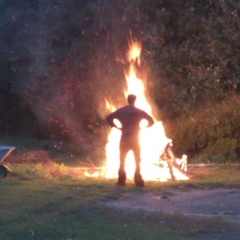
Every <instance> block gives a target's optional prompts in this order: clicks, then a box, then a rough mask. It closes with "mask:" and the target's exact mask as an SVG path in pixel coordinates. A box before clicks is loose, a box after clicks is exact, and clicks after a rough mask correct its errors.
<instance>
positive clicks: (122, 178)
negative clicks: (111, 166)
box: [117, 142, 128, 186]
mask: <svg viewBox="0 0 240 240" xmlns="http://www.w3.org/2000/svg"><path fill="white" fill-rule="evenodd" d="M127 152H128V148H127V146H126V145H125V144H124V143H122V142H120V167H119V170H118V183H117V184H118V185H120V186H124V185H125V182H126V171H125V159H126V156H127Z"/></svg>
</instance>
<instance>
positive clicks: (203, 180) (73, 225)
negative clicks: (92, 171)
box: [0, 164, 240, 240]
mask: <svg viewBox="0 0 240 240" xmlns="http://www.w3.org/2000/svg"><path fill="white" fill-rule="evenodd" d="M30 166H31V165H28V164H22V165H12V166H11V167H12V168H13V170H14V175H15V176H14V177H8V178H6V179H1V180H0V239H4V240H21V239H22V240H28V239H39V240H42V239H44V240H48V239H49V240H50V239H51V240H52V239H57V240H67V239H71V240H77V239H81V240H82V239H86V240H89V239H94V240H97V239H109V240H110V239H116V240H118V239H119V240H120V239H124V240H125V239H140V240H141V239H143V240H145V239H148V240H151V239H164V240H165V239H180V240H181V239H190V237H191V239H197V238H193V237H194V236H197V235H198V234H199V233H207V232H211V231H213V230H216V231H217V230H219V229H221V228H222V226H223V224H224V223H222V222H221V221H220V220H217V219H211V220H206V219H205V220H194V221H193V220H189V219H186V218H184V217H183V216H180V215H177V214H174V215H164V214H160V213H151V214H150V213H146V212H144V211H142V210H135V211H134V210H126V209H125V210H119V209H114V208H111V207H107V206H106V205H104V204H103V203H104V202H106V201H108V200H114V199H115V200H117V199H119V198H123V197H124V198H127V197H129V196H130V195H131V194H133V193H137V194H143V193H146V192H155V193H162V192H168V191H172V190H173V189H176V188H177V189H183V190H186V189H189V188H213V187H219V186H221V187H233V186H234V187H239V186H240V177H239V167H236V166H231V165H227V166H217V167H205V168H190V169H189V172H190V173H191V174H192V176H194V178H192V179H191V180H189V181H180V182H168V183H156V182H146V185H147V186H146V187H145V188H136V187H135V186H134V184H133V183H132V182H129V183H128V185H127V186H126V187H124V188H121V187H118V186H116V183H115V180H106V179H103V178H98V179H94V178H93V179H91V178H90V179H89V178H80V179H73V178H72V179H70V178H57V179H49V178H47V176H46V175H42V176H41V173H42V171H41V170H39V169H41V168H40V167H39V166H38V167H36V169H33V170H31V169H32V168H31V167H30ZM59 168H60V167H59ZM38 170H39V173H38V174H36V171H38Z"/></svg>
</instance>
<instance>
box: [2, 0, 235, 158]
mask: <svg viewBox="0 0 240 240" xmlns="http://www.w3.org/2000/svg"><path fill="white" fill-rule="evenodd" d="M0 35H1V36H0V71H1V72H0V133H1V135H4V136H11V137H16V138H19V139H21V138H25V137H29V138H35V139H38V140H39V141H40V140H49V141H55V142H64V143H68V144H72V145H74V146H75V148H74V149H75V150H76V151H80V152H81V151H82V152H84V151H95V149H93V146H95V143H96V144H97V145H98V146H100V147H101V146H102V149H103V150H104V146H105V144H106V141H107V139H106V137H107V133H108V131H109V127H108V126H107V124H106V122H105V117H106V115H107V114H108V110H107V109H106V106H105V99H108V100H109V101H110V102H112V103H114V104H115V105H117V106H122V105H124V104H126V101H125V96H124V88H125V85H126V81H125V76H124V71H126V69H127V68H128V64H129V63H128V62H127V59H126V53H127V50H128V41H129V40H130V39H136V40H138V41H140V42H141V43H142V47H143V48H142V55H141V62H142V63H141V67H139V69H138V72H137V73H138V75H139V76H143V75H144V76H146V78H147V84H146V87H147V89H146V90H147V94H148V96H149V98H150V100H151V102H152V103H153V104H154V109H155V110H156V111H157V116H158V117H159V119H158V120H161V121H163V125H164V127H165V131H166V135H167V137H169V138H171V139H173V144H174V151H175V153H176V155H181V154H183V153H185V154H187V155H188V156H189V157H190V159H191V158H198V159H200V160H201V161H203V162H204V161H213V162H234V161H239V155H240V151H239V149H240V123H239V119H240V111H239V110H240V95H239V93H240V3H239V1H237V0H216V1H210V0H209V1H199V0H178V1H174V0H138V1H136V0H56V1H54V0H53V1H47V0H41V1H40V0H25V1H17V0H15V1H14V0H1V1H0Z"/></svg>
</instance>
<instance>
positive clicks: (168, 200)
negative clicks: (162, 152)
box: [106, 188, 240, 240]
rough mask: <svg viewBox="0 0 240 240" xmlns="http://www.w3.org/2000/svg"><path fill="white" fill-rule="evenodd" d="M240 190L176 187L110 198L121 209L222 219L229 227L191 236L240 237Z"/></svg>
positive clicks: (201, 237) (229, 239)
mask: <svg viewBox="0 0 240 240" xmlns="http://www.w3.org/2000/svg"><path fill="white" fill-rule="evenodd" d="M239 201H240V189H222V188H219V189H203V190H188V191H180V190H173V191H171V192H168V193H164V194H154V193H132V195H130V196H128V197H127V198H125V197H124V198H120V199H117V200H111V201H108V202H107V203H106V204H107V205H108V206H111V207H114V208H117V209H134V210H138V209H141V210H144V211H147V212H155V213H156V212H159V213H164V214H178V215H182V216H184V217H186V218H193V220H194V219H197V218H198V219H199V218H201V219H210V218H214V219H216V218H217V219H221V220H223V221H224V222H226V223H227V225H226V226H228V227H227V228H226V229H220V230H219V231H217V232H215V230H214V232H212V233H201V234H199V235H198V236H195V237H194V238H188V239H217V240H221V239H224V240H225V239H228V240H239V239H240V234H239V230H240V203H239Z"/></svg>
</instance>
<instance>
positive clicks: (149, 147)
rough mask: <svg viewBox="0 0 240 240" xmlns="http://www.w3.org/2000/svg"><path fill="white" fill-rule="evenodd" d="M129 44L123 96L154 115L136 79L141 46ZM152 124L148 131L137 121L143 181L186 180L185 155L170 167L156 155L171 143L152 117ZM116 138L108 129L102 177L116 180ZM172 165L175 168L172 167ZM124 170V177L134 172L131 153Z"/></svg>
mask: <svg viewBox="0 0 240 240" xmlns="http://www.w3.org/2000/svg"><path fill="white" fill-rule="evenodd" d="M130 45H131V46H130V50H129V53H128V60H129V62H130V68H129V71H128V73H126V74H125V77H126V81H127V90H126V91H125V96H126V97H127V95H128V94H134V95H136V96H137V100H136V104H135V105H136V107H138V108H140V109H142V110H144V111H146V112H147V113H148V114H149V115H151V116H154V115H153V113H152V109H151V106H150V104H149V103H148V101H147V99H146V97H145V94H144V93H145V86H144V84H143V81H142V80H141V79H139V78H138V77H137V75H136V71H135V66H136V64H137V65H139V64H140V54H141V44H140V43H139V42H131V44H130ZM106 106H107V108H108V109H109V110H110V111H111V112H112V111H114V110H116V108H115V107H114V106H113V105H111V104H109V103H108V102H106ZM153 118H154V117H153ZM154 121H155V124H154V125H153V126H152V127H151V128H144V122H141V124H140V126H141V127H142V129H141V132H140V139H139V140H140V145H141V159H142V161H141V174H142V176H143V178H144V179H145V180H158V181H167V180H168V179H173V177H174V179H175V180H187V179H188V177H187V176H186V175H185V174H184V171H186V164H187V157H186V156H185V155H184V157H183V158H182V159H175V160H174V163H173V164H170V165H171V166H170V165H169V163H168V162H167V161H160V156H161V155H162V153H163V152H164V149H165V148H166V146H167V145H168V144H169V143H171V142H172V140H171V139H169V138H167V137H166V135H165V131H164V128H163V125H162V122H159V121H157V120H156V119H155V118H154ZM119 124H120V123H119ZM120 136H121V131H120V130H118V129H116V128H112V129H111V132H110V134H109V136H108V143H107V145H106V166H105V168H106V169H105V170H106V172H105V177H106V178H117V177H118V169H119V141H120ZM160 165H161V167H160ZM174 165H175V166H176V167H174ZM178 166H179V168H178ZM125 169H126V172H127V178H128V179H132V178H133V175H134V171H135V162H134V159H133V154H132V152H129V154H128V155H127V158H126V168H125ZM179 169H180V170H179Z"/></svg>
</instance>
